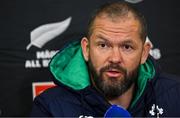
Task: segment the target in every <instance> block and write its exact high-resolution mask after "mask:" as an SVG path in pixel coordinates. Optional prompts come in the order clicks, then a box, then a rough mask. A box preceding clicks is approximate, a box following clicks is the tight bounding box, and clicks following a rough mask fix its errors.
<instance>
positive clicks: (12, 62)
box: [0, 0, 180, 116]
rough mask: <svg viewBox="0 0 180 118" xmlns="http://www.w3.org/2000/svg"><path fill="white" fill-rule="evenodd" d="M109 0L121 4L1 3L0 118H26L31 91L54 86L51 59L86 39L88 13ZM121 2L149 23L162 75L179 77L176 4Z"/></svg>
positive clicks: (70, 0) (179, 10) (98, 0)
mask: <svg viewBox="0 0 180 118" xmlns="http://www.w3.org/2000/svg"><path fill="white" fill-rule="evenodd" d="M110 1H120V0H2V1H1V4H0V76H1V79H0V84H1V85H0V96H1V97H0V116H28V115H29V113H30V111H31V107H32V101H33V97H34V94H35V92H34V91H35V90H37V86H39V85H42V84H37V83H44V84H43V86H44V87H43V88H41V87H40V88H39V89H40V92H41V91H42V90H44V89H47V88H49V87H51V86H54V85H53V83H52V75H51V73H50V72H49V68H48V63H49V61H50V59H51V58H52V57H53V55H54V54H56V53H57V52H58V51H59V50H61V49H62V48H63V47H64V46H66V45H68V44H69V43H70V42H72V41H74V40H80V39H81V38H82V37H83V36H85V32H86V28H87V24H88V19H89V17H90V15H91V13H92V11H93V10H94V9H96V8H97V7H98V6H100V5H102V4H104V3H105V2H110ZM125 1H127V2H130V3H132V4H133V5H134V6H135V7H137V8H138V9H139V10H140V11H141V12H142V13H143V14H144V15H145V17H146V19H147V23H148V38H149V40H150V41H151V42H152V45H153V48H152V50H151V52H150V54H151V55H152V56H153V57H154V58H155V59H156V60H157V61H158V63H159V64H160V65H161V68H162V70H163V71H166V72H169V73H172V74H176V75H180V71H179V70H180V64H179V60H180V45H179V44H180V39H179V37H180V28H179V27H180V25H179V21H180V15H179V14H180V7H179V6H178V5H179V4H178V3H179V2H178V0H173V1H170V0H158V1H157V0H125ZM49 83H50V84H49ZM35 88H36V89H35ZM39 89H38V90H39ZM39 94H40V93H39Z"/></svg>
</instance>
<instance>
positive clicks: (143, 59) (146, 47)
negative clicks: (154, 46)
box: [141, 42, 151, 64]
mask: <svg viewBox="0 0 180 118" xmlns="http://www.w3.org/2000/svg"><path fill="white" fill-rule="evenodd" d="M150 49H151V44H150V43H149V42H145V43H144V46H143V52H142V56H141V64H144V63H145V62H146V60H147V58H148V56H149V52H150Z"/></svg>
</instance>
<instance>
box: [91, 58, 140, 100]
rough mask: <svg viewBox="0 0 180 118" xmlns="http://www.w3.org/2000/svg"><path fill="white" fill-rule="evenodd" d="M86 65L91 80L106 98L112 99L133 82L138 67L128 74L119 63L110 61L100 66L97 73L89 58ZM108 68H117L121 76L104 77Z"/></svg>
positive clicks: (122, 92) (123, 91)
mask: <svg viewBox="0 0 180 118" xmlns="http://www.w3.org/2000/svg"><path fill="white" fill-rule="evenodd" d="M88 66H89V71H90V74H91V75H92V78H91V80H92V81H93V83H94V84H95V86H96V88H98V89H99V90H100V91H101V92H102V93H103V95H104V96H105V97H106V98H107V99H108V100H113V99H115V98H117V97H119V96H121V95H122V94H124V93H125V92H126V91H127V90H128V89H129V88H130V87H131V86H132V85H133V84H134V83H135V81H136V78H137V72H138V67H137V68H136V69H134V70H133V71H131V72H129V74H128V73H127V70H126V69H125V68H123V67H121V66H119V64H116V63H111V64H109V65H107V66H104V67H102V68H101V69H100V71H99V74H98V72H97V71H96V69H95V68H94V66H93V64H92V61H91V60H89V61H88ZM110 69H116V70H119V71H120V72H121V74H122V75H123V76H121V77H119V78H116V77H106V76H105V75H104V73H105V72H106V71H108V70H110Z"/></svg>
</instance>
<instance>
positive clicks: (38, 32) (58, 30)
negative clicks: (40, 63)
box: [26, 17, 72, 50]
mask: <svg viewBox="0 0 180 118" xmlns="http://www.w3.org/2000/svg"><path fill="white" fill-rule="evenodd" d="M71 19H72V18H71V17H69V18H67V19H65V20H64V21H60V22H57V23H50V24H45V25H42V26H39V27H37V28H36V29H34V30H33V31H32V32H31V37H30V39H31V40H30V41H31V42H30V44H28V45H27V47H26V50H29V49H30V47H31V46H32V45H33V46H36V47H38V48H42V47H43V46H44V45H45V44H46V43H47V42H49V41H51V40H52V39H54V38H55V37H57V36H58V35H60V34H62V33H63V32H64V31H65V30H66V29H67V28H68V27H69V25H70V22H71Z"/></svg>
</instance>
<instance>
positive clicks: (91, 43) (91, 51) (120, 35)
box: [81, 17, 149, 99]
mask: <svg viewBox="0 0 180 118" xmlns="http://www.w3.org/2000/svg"><path fill="white" fill-rule="evenodd" d="M117 21H118V19H117V20H116V21H112V20H111V19H109V18H107V17H103V18H102V17H100V18H97V19H96V20H95V22H94V25H93V33H92V35H91V37H90V39H86V38H83V39H82V42H81V45H82V49H83V54H84V57H85V59H86V60H87V61H88V66H89V71H90V74H91V77H92V78H91V79H92V80H93V81H94V84H95V86H96V87H97V88H98V89H100V90H101V91H102V92H103V93H104V95H105V96H106V97H107V98H108V99H114V98H116V97H118V96H120V95H122V94H123V93H124V92H126V91H127V90H128V89H129V88H130V87H131V85H132V84H133V83H134V82H135V78H136V77H137V70H138V67H139V65H140V64H142V63H144V62H145V60H146V58H147V56H148V51H149V47H148V46H147V45H146V44H144V43H143V42H142V40H141V39H140V33H139V32H140V29H139V27H140V24H139V22H138V21H137V20H135V19H134V18H127V19H124V20H120V21H119V22H117Z"/></svg>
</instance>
